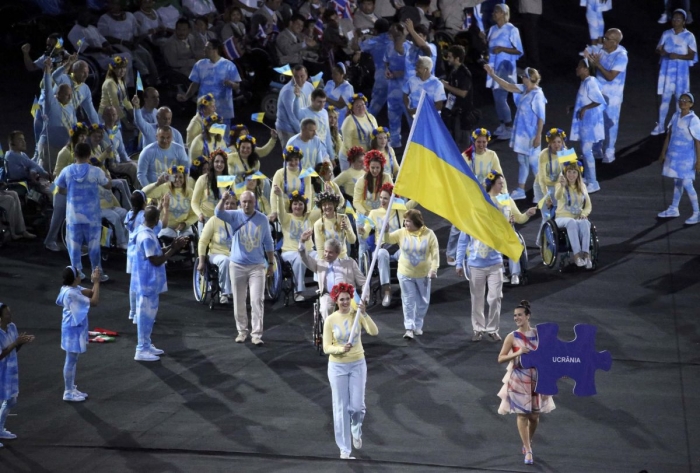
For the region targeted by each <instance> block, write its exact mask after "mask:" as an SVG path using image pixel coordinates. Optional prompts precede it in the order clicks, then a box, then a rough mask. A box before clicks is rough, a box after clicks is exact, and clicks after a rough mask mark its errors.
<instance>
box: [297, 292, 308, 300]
mask: <svg viewBox="0 0 700 473" xmlns="http://www.w3.org/2000/svg"><path fill="white" fill-rule="evenodd" d="M305 300H306V297H304V296H303V295H301V293H300V292H297V293H296V294H294V302H304V301H305Z"/></svg>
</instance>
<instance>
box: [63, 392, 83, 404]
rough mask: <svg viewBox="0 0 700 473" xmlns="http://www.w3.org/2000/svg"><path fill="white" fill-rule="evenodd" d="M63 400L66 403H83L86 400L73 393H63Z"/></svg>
mask: <svg viewBox="0 0 700 473" xmlns="http://www.w3.org/2000/svg"><path fill="white" fill-rule="evenodd" d="M63 400H64V401H66V402H83V401H85V398H84V397H83V396H78V395H77V394H75V393H74V392H73V391H63Z"/></svg>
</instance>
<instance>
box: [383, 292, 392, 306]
mask: <svg viewBox="0 0 700 473" xmlns="http://www.w3.org/2000/svg"><path fill="white" fill-rule="evenodd" d="M390 305H391V292H387V293H386V294H384V297H383V298H382V306H383V307H389V306H390Z"/></svg>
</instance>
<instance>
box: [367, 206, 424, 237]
mask: <svg viewBox="0 0 700 473" xmlns="http://www.w3.org/2000/svg"><path fill="white" fill-rule="evenodd" d="M416 207H418V202H416V201H415V200H409V201H408V202H406V210H411V209H415V208H416ZM406 210H403V209H401V210H397V209H392V211H391V219H390V220H389V229H388V230H387V231H388V232H394V231H396V230H400V229H401V228H403V216H404V215H405V214H406ZM368 218H369V219H370V220H372V222H374V228H375V230H376V231H377V232H378V231H380V230H381V228H382V225H384V218H386V209H385V208H384V207H379V208H378V209H374V210H372V211H371V212H370V213H369V216H368ZM364 228H365V236H367V235H369V233H370V231H372V225H371V224H370V223H369V222H368V221H366V222H365V225H364ZM376 235H377V237H379V233H377V234H376Z"/></svg>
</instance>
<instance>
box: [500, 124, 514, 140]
mask: <svg viewBox="0 0 700 473" xmlns="http://www.w3.org/2000/svg"><path fill="white" fill-rule="evenodd" d="M511 136H513V127H512V126H507V127H506V131H504V132H503V133H501V134H500V135H498V136H497V137H496V138H497V139H499V140H509V139H510V138H511Z"/></svg>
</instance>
